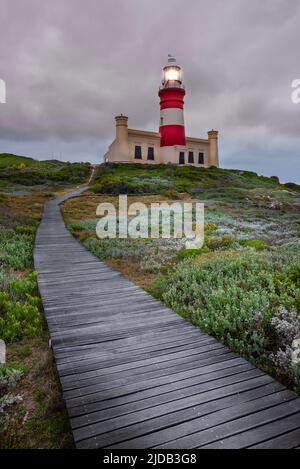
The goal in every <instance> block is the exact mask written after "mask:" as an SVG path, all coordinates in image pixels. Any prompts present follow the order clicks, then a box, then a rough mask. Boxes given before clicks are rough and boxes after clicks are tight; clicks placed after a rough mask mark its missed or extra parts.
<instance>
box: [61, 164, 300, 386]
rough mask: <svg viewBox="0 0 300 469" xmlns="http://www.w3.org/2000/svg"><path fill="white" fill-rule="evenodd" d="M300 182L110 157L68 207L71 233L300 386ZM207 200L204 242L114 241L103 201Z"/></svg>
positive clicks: (210, 330)
mask: <svg viewBox="0 0 300 469" xmlns="http://www.w3.org/2000/svg"><path fill="white" fill-rule="evenodd" d="M299 189H300V186H297V185H295V184H286V185H285V184H280V182H279V180H278V179H277V178H275V177H273V178H267V177H264V176H259V175H257V174H255V173H253V172H248V171H239V170H223V169H217V168H207V169H205V168H193V167H182V166H181V167H179V166H171V165H162V166H158V165H153V166H148V165H134V164H109V165H102V166H101V167H100V168H99V170H98V174H97V175H96V178H95V181H94V184H93V186H92V187H91V192H89V193H86V194H83V195H82V196H81V197H80V198H78V199H76V201H74V200H69V201H67V202H65V204H64V205H63V213H64V217H65V220H66V222H67V224H68V225H69V227H70V230H71V232H72V233H73V234H74V236H76V237H77V238H78V239H79V240H80V241H81V242H82V243H83V244H84V245H85V247H86V248H88V249H90V250H91V252H93V253H94V254H95V255H97V256H98V257H99V258H100V259H104V260H105V262H107V263H108V264H109V265H111V266H112V267H114V268H115V269H117V270H119V271H121V272H122V273H123V274H124V275H126V276H127V277H128V278H130V279H131V280H132V281H134V282H135V283H137V284H138V285H140V286H141V287H142V288H145V289H146V290H147V291H148V292H150V293H151V294H152V295H154V296H155V297H157V298H159V299H161V300H162V301H163V302H164V303H165V304H167V305H168V306H170V307H172V308H173V309H174V310H175V311H176V312H177V313H178V314H180V315H182V316H184V317H185V318H187V319H188V320H189V321H191V322H193V324H195V325H196V326H199V327H201V328H202V329H203V330H205V331H206V332H208V333H209V334H211V335H213V336H215V337H217V338H218V340H220V341H222V342H223V343H225V344H226V345H228V346H229V347H230V348H231V349H232V350H234V351H235V352H237V353H239V354H240V355H241V356H243V357H245V358H246V359H248V360H250V361H251V362H252V363H254V364H255V365H256V366H258V367H260V368H261V369H263V370H264V371H266V372H267V373H270V374H272V375H273V376H275V377H276V378H277V379H279V380H281V381H282V382H283V383H284V384H286V385H287V386H289V387H290V388H292V389H294V390H296V391H297V392H300V370H299V366H295V365H294V364H293V363H292V360H291V357H292V351H293V349H292V343H293V340H294V339H295V338H297V337H300V320H299V317H300V286H299V282H300V280H299V278H300V277H299V275H300V274H299V272H300V254H299V252H300V250H299V247H300V242H299V241H300V222H299V220H300V218H299V215H300V193H299ZM119 193H122V194H124V193H125V194H128V203H129V204H130V203H132V202H137V201H140V202H144V203H146V205H148V206H150V204H151V203H152V202H154V201H155V202H158V201H162V200H167V201H169V202H172V201H176V200H177V201H179V202H184V201H190V200H198V201H202V202H204V204H205V243H204V246H203V247H202V248H201V249H198V250H187V249H184V247H182V245H180V244H176V243H174V241H172V240H170V241H168V240H142V239H129V240H122V239H120V240H119V239H111V240H110V239H105V240H99V239H97V237H96V234H95V226H96V223H97V217H96V207H97V205H98V204H99V203H101V202H104V201H105V202H111V203H114V204H115V205H116V206H117V205H118V203H117V195H118V194H119Z"/></svg>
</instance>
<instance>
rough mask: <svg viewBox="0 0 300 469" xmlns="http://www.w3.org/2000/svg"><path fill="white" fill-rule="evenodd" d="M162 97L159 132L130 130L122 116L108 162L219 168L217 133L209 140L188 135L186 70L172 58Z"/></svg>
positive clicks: (164, 72)
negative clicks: (185, 121)
mask: <svg viewBox="0 0 300 469" xmlns="http://www.w3.org/2000/svg"><path fill="white" fill-rule="evenodd" d="M158 95H159V99H160V120H159V132H149V131H144V130H134V129H129V128H128V126H127V123H128V117H126V116H124V115H123V114H121V115H118V116H117V117H116V118H115V119H116V137H115V139H114V141H113V142H112V144H111V145H110V146H109V149H108V151H107V153H106V154H105V155H104V162H123V163H133V162H134V163H143V164H162V163H172V164H180V165H185V164H186V165H192V166H202V167H209V166H219V159H218V132H217V131H216V130H210V131H209V132H208V138H207V139H205V138H194V137H186V135H185V128H184V97H185V88H184V85H183V80H182V69H181V67H180V66H179V65H178V64H177V62H176V59H175V57H174V56H172V55H169V56H168V62H167V64H166V65H165V66H164V67H163V69H162V82H161V85H160V87H159V91H158Z"/></svg>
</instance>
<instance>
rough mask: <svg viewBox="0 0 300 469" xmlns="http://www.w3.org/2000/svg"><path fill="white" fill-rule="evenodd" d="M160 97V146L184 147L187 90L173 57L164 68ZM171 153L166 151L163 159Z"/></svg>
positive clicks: (169, 58)
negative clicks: (184, 114)
mask: <svg viewBox="0 0 300 469" xmlns="http://www.w3.org/2000/svg"><path fill="white" fill-rule="evenodd" d="M158 95H159V97H160V126H159V132H160V146H161V147H174V146H175V145H177V146H178V145H180V146H184V145H185V144H186V139H185V130H184V116H183V107H184V96H185V89H184V86H183V84H182V70H181V67H180V66H179V65H177V63H176V59H175V57H173V56H171V55H169V56H168V63H167V65H165V66H164V68H163V73H162V84H161V86H160V88H159V92H158ZM170 150H171V149H170ZM172 151H173V150H172ZM169 153H170V151H169V150H166V154H165V155H164V154H163V153H162V154H163V157H164V156H165V157H166V158H168V154H169Z"/></svg>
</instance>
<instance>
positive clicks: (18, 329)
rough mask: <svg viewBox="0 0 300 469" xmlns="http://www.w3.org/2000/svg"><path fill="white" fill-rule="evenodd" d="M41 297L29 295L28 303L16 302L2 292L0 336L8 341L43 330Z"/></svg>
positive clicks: (30, 335) (0, 296)
mask: <svg viewBox="0 0 300 469" xmlns="http://www.w3.org/2000/svg"><path fill="white" fill-rule="evenodd" d="M39 307H40V298H39V297H33V296H31V295H29V294H28V295H27V301H26V303H21V302H19V301H17V302H14V301H12V300H11V299H10V297H9V294H8V293H4V292H2V293H1V292H0V337H2V338H3V339H4V340H6V341H8V342H13V341H15V340H19V339H22V338H23V337H28V336H29V337H32V336H35V335H37V334H38V333H39V332H40V331H41V330H42V324H43V323H42V315H41V313H40V310H39Z"/></svg>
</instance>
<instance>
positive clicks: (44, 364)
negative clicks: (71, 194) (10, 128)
mask: <svg viewBox="0 0 300 469" xmlns="http://www.w3.org/2000/svg"><path fill="white" fill-rule="evenodd" d="M89 172H90V169H89V165H87V164H74V165H73V164H69V163H62V162H37V161H35V160H33V159H30V158H25V157H19V156H15V155H3V154H2V155H0V338H1V339H4V340H5V342H6V345H7V363H6V365H5V366H0V447H1V448H62V447H71V446H72V444H73V443H72V437H71V432H70V429H69V423H68V419H67V417H66V410H65V407H64V403H63V400H62V396H61V390H60V386H59V382H58V379H57V376H56V369H55V366H54V363H53V357H52V353H51V350H50V349H49V346H48V341H49V337H48V332H47V327H46V324H45V322H44V317H43V309H42V303H41V299H40V296H39V292H38V286H37V279H36V276H37V274H36V272H34V267H33V246H34V239H35V233H36V230H37V228H38V225H39V221H40V219H41V216H42V210H43V205H44V203H45V202H46V201H47V200H49V199H50V198H51V197H53V196H55V193H57V192H58V191H64V190H70V189H71V188H72V187H74V185H76V184H79V183H82V182H84V181H85V180H86V179H87V176H88V174H89Z"/></svg>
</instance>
